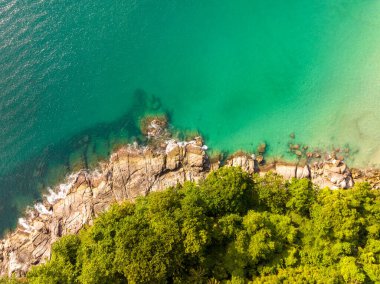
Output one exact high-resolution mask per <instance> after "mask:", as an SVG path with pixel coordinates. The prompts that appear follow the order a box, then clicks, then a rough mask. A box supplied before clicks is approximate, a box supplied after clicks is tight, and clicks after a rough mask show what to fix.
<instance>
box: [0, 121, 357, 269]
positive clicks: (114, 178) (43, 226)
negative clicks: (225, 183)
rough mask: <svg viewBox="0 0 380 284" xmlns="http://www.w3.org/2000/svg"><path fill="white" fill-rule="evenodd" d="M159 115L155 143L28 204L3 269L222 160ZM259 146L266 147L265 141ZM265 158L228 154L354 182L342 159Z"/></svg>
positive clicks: (248, 164)
mask: <svg viewBox="0 0 380 284" xmlns="http://www.w3.org/2000/svg"><path fill="white" fill-rule="evenodd" d="M154 119H156V118H154ZM154 119H152V120H151V121H145V122H144V125H145V128H146V134H147V135H148V137H149V139H150V140H153V141H151V142H153V143H150V145H151V146H138V145H137V144H134V145H126V146H125V147H122V148H120V149H119V150H118V151H116V152H115V153H114V154H112V155H111V157H110V160H109V161H108V162H107V163H102V164H100V166H99V169H98V170H96V171H94V172H91V173H89V172H87V171H80V172H78V173H77V174H74V175H71V176H70V177H69V178H68V180H67V183H66V184H62V185H60V186H59V187H58V188H56V190H55V191H54V192H50V195H48V196H46V197H45V198H44V201H43V202H42V203H38V204H36V205H35V206H34V207H33V208H30V209H29V210H28V212H27V213H26V216H25V217H24V218H21V219H20V222H19V223H20V224H19V226H18V227H17V229H16V230H15V231H14V232H12V233H9V234H8V235H7V236H6V237H5V238H4V239H3V240H1V241H0V274H2V275H10V274H12V273H15V274H16V275H19V276H21V275H25V273H26V272H27V271H28V269H29V268H30V266H32V265H37V264H39V263H43V262H45V261H46V260H47V259H49V257H50V254H51V246H52V244H53V243H54V242H55V241H56V240H57V239H59V238H60V237H62V236H64V235H67V234H75V233H77V232H78V231H79V230H80V229H81V228H83V226H84V225H86V224H92V222H93V220H94V218H96V217H97V216H98V215H99V214H100V213H102V212H104V211H106V210H107V209H108V208H109V207H110V206H111V204H113V203H115V202H122V201H123V200H127V199H128V200H134V199H135V198H136V197H138V196H144V195H147V194H148V193H150V192H153V191H159V190H163V189H165V188H167V187H170V186H176V185H177V184H182V183H184V182H185V181H194V182H198V181H200V180H202V179H204V178H205V177H206V175H207V174H208V173H209V172H210V170H214V169H217V168H218V167H219V165H220V161H213V162H212V163H210V159H209V158H208V156H207V155H206V153H205V150H206V149H207V147H206V146H205V145H203V141H202V139H201V138H200V137H196V138H195V139H194V140H193V141H190V142H178V141H176V140H173V139H170V135H169V134H168V132H167V131H166V130H165V129H164V125H163V123H160V122H157V121H156V120H154ZM163 134H164V135H163ZM260 149H261V150H262V151H265V147H264V146H261V148H260ZM262 163H263V156H262V152H259V155H258V156H257V157H256V156H255V155H250V154H245V153H243V152H239V153H237V154H235V155H233V156H232V157H230V158H229V159H227V160H226V161H225V166H234V167H241V168H242V169H243V170H245V171H247V172H249V173H252V174H253V173H260V174H265V173H266V172H268V171H274V172H277V173H278V174H280V175H282V176H284V177H285V178H286V179H291V178H310V179H311V180H312V181H313V182H314V183H316V184H317V185H319V186H320V187H325V186H329V187H330V188H332V189H334V188H339V187H340V188H349V187H351V186H352V185H353V179H352V177H351V172H350V171H349V169H348V168H347V166H346V165H345V164H344V163H343V162H342V161H338V160H332V161H327V162H319V163H314V164H313V165H307V164H304V165H301V164H287V163H273V164H268V165H266V166H263V165H262Z"/></svg>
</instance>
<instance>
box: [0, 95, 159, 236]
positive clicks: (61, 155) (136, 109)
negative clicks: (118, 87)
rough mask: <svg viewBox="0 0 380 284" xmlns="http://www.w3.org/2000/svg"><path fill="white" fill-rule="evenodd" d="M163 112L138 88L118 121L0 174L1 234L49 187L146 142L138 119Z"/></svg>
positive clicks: (154, 101)
mask: <svg viewBox="0 0 380 284" xmlns="http://www.w3.org/2000/svg"><path fill="white" fill-rule="evenodd" d="M157 112H162V109H161V103H160V101H159V99H158V98H156V97H154V96H151V95H148V94H146V93H145V92H144V91H143V90H136V91H135V93H134V95H133V98H132V104H131V107H130V108H129V109H128V110H127V111H126V113H125V114H124V115H123V116H122V117H120V118H119V119H118V120H116V121H113V122H111V123H101V124H97V125H95V126H94V127H91V128H89V129H86V130H84V131H82V132H80V133H77V134H76V135H74V136H72V137H70V138H69V139H67V140H65V141H61V142H60V143H56V144H54V145H49V146H47V147H46V148H45V149H44V150H43V151H42V152H41V153H39V154H38V155H36V156H34V157H33V158H31V159H29V160H28V161H26V162H24V163H23V164H21V165H19V166H17V167H16V168H14V169H13V170H11V171H9V172H8V173H7V174H5V175H2V176H0V235H3V234H4V233H6V231H8V230H10V229H12V228H14V227H15V226H16V224H17V220H18V218H19V217H20V215H21V214H22V213H23V212H24V211H25V209H26V207H27V206H28V205H32V204H33V203H34V202H35V201H38V200H40V199H41V197H42V194H43V192H44V190H46V188H47V187H48V186H52V185H54V184H55V183H57V182H59V181H62V180H63V179H64V177H65V176H66V175H67V174H68V173H70V172H73V171H77V170H79V169H81V168H92V167H94V166H95V165H96V164H97V163H98V162H99V161H100V160H102V159H107V158H108V156H109V155H110V153H111V152H112V149H114V148H115V147H116V146H117V145H120V144H121V143H125V142H128V141H132V140H134V141H136V140H137V141H139V142H141V141H143V139H144V138H143V137H142V136H141V134H140V130H139V119H140V118H141V117H142V116H144V115H146V114H150V113H157Z"/></svg>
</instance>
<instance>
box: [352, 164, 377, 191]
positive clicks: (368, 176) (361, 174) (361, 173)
mask: <svg viewBox="0 0 380 284" xmlns="http://www.w3.org/2000/svg"><path fill="white" fill-rule="evenodd" d="M352 177H353V178H354V180H355V181H356V182H368V183H369V184H370V185H371V187H372V188H375V189H380V170H379V169H374V168H368V169H352Z"/></svg>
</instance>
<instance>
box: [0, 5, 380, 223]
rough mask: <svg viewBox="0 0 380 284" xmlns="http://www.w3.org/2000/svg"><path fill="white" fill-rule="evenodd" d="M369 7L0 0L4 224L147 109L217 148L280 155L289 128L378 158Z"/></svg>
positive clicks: (378, 31) (305, 138) (376, 58)
mask: <svg viewBox="0 0 380 284" xmlns="http://www.w3.org/2000/svg"><path fill="white" fill-rule="evenodd" d="M378 15H380V2H379V1H377V0H360V1H359V0H356V1H354V0H351V1H350V0H336V1H327V0H323V1H320V0H318V1H317V0H313V1H311V0H308V1H306V0H304V1H301V0H298V1H296V0H290V1H279V0H277V1H276V0H268V1H255V0H254V1H252V0H239V1H227V0H219V1H213V0H210V1H179V0H178V1H177V0H174V1H173V0H172V1H169V0H168V1H165V0H163V1H153V0H140V1H132V0H125V1H99V0H91V1H89V0H79V1H78V0H77V1H72V0H65V1H63V0H62V1H61V0H58V1H57V0H54V1H53V0H45V1H44V0H41V1H33V0H28V1H26V0H20V1H17V0H13V1H9V0H3V1H1V2H0V229H1V230H2V231H3V230H4V229H5V228H8V227H10V226H12V225H13V224H14V223H15V220H16V216H17V215H18V214H19V212H20V211H22V210H23V208H24V206H25V205H26V204H30V203H31V202H32V201H33V200H36V199H38V198H39V197H40V196H41V190H43V189H44V188H46V187H47V186H49V185H51V184H53V183H55V182H57V181H59V180H62V178H63V176H64V175H65V174H67V173H68V172H70V171H72V170H74V169H77V168H80V167H88V166H90V165H92V164H95V163H96V161H97V159H98V158H106V157H107V155H108V154H109V152H110V151H112V148H113V147H114V146H115V145H117V144H119V143H123V142H125V141H127V140H129V141H130V140H133V139H136V137H138V135H139V132H138V118H139V117H141V116H142V115H143V114H145V113H151V112H162V111H165V112H167V113H169V115H170V118H171V123H172V124H173V125H174V126H175V127H177V128H179V129H189V130H198V131H200V132H201V133H202V134H203V135H204V136H205V138H206V142H207V144H208V146H209V147H210V148H211V149H213V150H223V151H230V152H232V151H234V150H238V149H243V150H248V151H253V150H254V149H255V148H256V147H257V145H258V144H259V143H260V142H262V141H265V142H267V144H268V145H269V154H270V155H272V156H276V157H281V156H283V158H290V156H289V154H288V152H287V148H288V142H289V139H290V138H289V134H290V133H292V132H294V133H295V134H296V141H297V142H300V143H304V144H307V145H309V146H310V147H311V148H312V147H321V148H328V147H332V146H334V147H347V146H349V147H350V148H351V149H352V150H351V151H352V153H353V155H352V157H351V163H352V164H353V165H357V166H367V165H372V164H377V165H378V164H380V147H379V145H380V143H379V142H380V123H379V121H380V111H379V109H380V76H379V72H380V17H379V16H378ZM136 90H137V91H136ZM152 96H154V97H152Z"/></svg>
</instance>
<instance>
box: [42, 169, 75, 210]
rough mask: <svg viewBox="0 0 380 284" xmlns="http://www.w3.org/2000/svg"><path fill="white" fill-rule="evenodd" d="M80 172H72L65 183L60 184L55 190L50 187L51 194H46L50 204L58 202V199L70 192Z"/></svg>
mask: <svg viewBox="0 0 380 284" xmlns="http://www.w3.org/2000/svg"><path fill="white" fill-rule="evenodd" d="M78 174H79V173H75V174H71V175H69V176H68V177H67V180H66V182H65V183H61V184H60V185H58V186H57V187H56V188H55V190H53V189H51V188H50V187H49V188H48V192H49V194H47V195H45V197H46V200H47V201H48V202H49V203H50V204H54V203H56V202H57V201H58V200H60V199H63V198H65V197H66V195H67V194H68V193H69V191H70V189H71V188H72V187H73V185H74V183H75V180H76V178H77V176H78Z"/></svg>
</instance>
